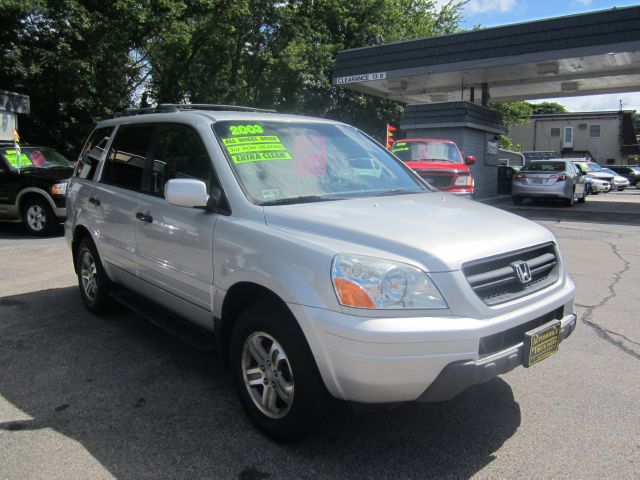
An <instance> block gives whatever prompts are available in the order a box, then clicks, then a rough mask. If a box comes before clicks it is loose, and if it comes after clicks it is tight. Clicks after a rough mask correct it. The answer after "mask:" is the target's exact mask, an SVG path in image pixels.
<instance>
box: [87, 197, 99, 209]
mask: <svg viewBox="0 0 640 480" xmlns="http://www.w3.org/2000/svg"><path fill="white" fill-rule="evenodd" d="M89 203H90V204H91V205H93V206H94V207H99V206H100V199H99V198H97V197H89Z"/></svg>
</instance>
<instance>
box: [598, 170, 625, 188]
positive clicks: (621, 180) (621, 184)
mask: <svg viewBox="0 0 640 480" xmlns="http://www.w3.org/2000/svg"><path fill="white" fill-rule="evenodd" d="M601 171H602V172H604V173H610V174H611V175H613V178H612V179H611V186H612V188H615V189H616V190H618V191H622V190H625V189H626V188H627V187H628V186H629V180H627V179H626V178H625V177H623V176H621V175H618V174H617V173H616V172H614V171H613V170H610V169H609V168H603V169H602V170H601Z"/></svg>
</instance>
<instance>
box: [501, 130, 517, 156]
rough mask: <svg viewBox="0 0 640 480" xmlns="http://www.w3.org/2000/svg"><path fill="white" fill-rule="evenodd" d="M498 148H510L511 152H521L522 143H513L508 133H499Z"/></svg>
mask: <svg viewBox="0 0 640 480" xmlns="http://www.w3.org/2000/svg"><path fill="white" fill-rule="evenodd" d="M499 145H500V148H501V149H502V150H511V151H512V152H521V151H522V145H520V144H519V143H513V142H512V141H511V139H510V138H509V136H508V135H504V134H502V135H500V144H499Z"/></svg>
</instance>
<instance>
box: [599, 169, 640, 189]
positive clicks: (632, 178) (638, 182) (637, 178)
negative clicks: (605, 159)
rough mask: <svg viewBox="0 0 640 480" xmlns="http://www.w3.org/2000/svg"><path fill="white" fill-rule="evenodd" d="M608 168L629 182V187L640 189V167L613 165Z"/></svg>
mask: <svg viewBox="0 0 640 480" xmlns="http://www.w3.org/2000/svg"><path fill="white" fill-rule="evenodd" d="M607 168H609V170H613V171H614V172H615V173H616V174H618V175H620V176H622V177H624V178H626V179H627V180H629V185H631V186H633V187H636V188H640V167H638V166H632V165H611V166H609V167H607Z"/></svg>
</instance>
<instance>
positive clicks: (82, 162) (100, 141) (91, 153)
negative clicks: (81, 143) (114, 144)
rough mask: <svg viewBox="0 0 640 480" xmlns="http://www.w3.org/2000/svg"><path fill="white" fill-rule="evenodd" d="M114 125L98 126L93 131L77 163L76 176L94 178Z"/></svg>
mask: <svg viewBox="0 0 640 480" xmlns="http://www.w3.org/2000/svg"><path fill="white" fill-rule="evenodd" d="M112 132H113V127H104V128H97V129H95V130H94V131H93V133H92V134H91V136H90V137H89V140H88V141H87V144H86V145H85V147H84V150H83V151H82V153H81V154H80V158H79V159H78V164H77V165H76V176H77V177H80V178H88V179H90V180H91V179H92V178H93V174H94V173H95V172H96V168H97V167H98V163H99V162H100V160H102V155H103V154H104V151H105V149H106V148H107V143H109V138H110V137H111V133H112Z"/></svg>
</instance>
